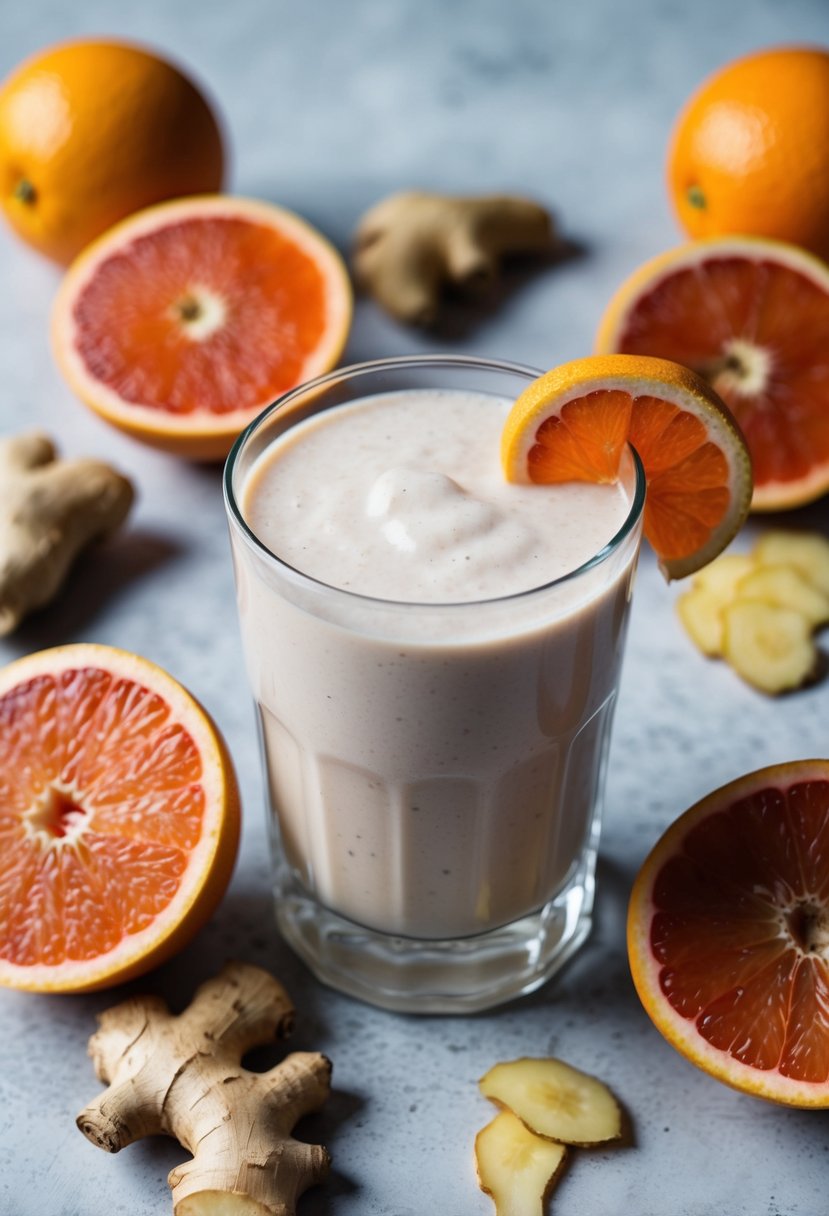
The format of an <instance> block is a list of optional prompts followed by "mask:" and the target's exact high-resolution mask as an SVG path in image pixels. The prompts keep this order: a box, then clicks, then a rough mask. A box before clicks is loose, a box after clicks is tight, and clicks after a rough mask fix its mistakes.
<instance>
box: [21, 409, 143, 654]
mask: <svg viewBox="0 0 829 1216" xmlns="http://www.w3.org/2000/svg"><path fill="white" fill-rule="evenodd" d="M132 500H133V491H132V486H131V485H130V483H129V482H128V481H127V479H126V478H125V477H121V476H120V474H118V473H116V472H115V470H114V469H111V468H110V467H109V466H108V465H106V464H102V463H101V462H100V461H98V460H58V459H57V457H56V452H55V448H54V445H53V444H52V441H51V440H50V439H48V438H47V436H46V435H41V434H38V433H37V432H32V433H31V434H27V435H17V436H13V437H11V438H4V439H0V636H2V635H4V634H7V633H10V632H11V631H12V630H13V629H15V628H16V627H17V626H18V625H19V624H20V621H21V620H22V619H23V617H24V616H26V614H27V613H28V612H30V611H31V610H32V609H34V608H39V607H41V606H42V605H43V604H45V603H47V602H48V601H49V600H51V599H52V598H53V597H54V596H55V595H56V594H57V592H58V590H59V588H60V586H61V584H62V583H63V580H64V579H65V577H66V575H67V574H68V572H69V568H70V567H71V565H72V563H73V562H74V560H75V558H76V557H77V555H78V554H79V553H80V551H81V550H82V549H84V548H86V546H87V545H88V544H89V543H90V542H91V541H93V540H97V539H98V538H99V537H103V536H106V535H108V534H109V533H110V532H114V531H115V529H116V528H118V527H119V526H120V524H122V523H123V521H124V520H125V519H126V517H127V514H128V513H129V509H130V507H131V506H132Z"/></svg>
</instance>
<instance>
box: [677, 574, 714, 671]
mask: <svg viewBox="0 0 829 1216" xmlns="http://www.w3.org/2000/svg"><path fill="white" fill-rule="evenodd" d="M723 606H724V605H723V603H722V601H721V600H720V599H719V598H718V597H717V596H716V595H712V594H711V592H710V591H706V589H705V588H704V587H692V588H691V590H690V591H685V592H684V593H683V594H682V595H681V596H680V597H679V599H678V600H677V602H676V610H677V612H678V613H679V619H680V620H681V621H682V624H683V626H684V628H685V632H686V633H687V634H688V636H689V637H690V639H691V641H692V642H693V643H694V645H695V646H696V647H697V649H698V650H701V651H702V653H703V654H706V655H708V657H709V658H712V659H713V658H717V657H719V656H720V655H721V654H722V648H723V639H724V636H725V631H724V626H723V618H722V613H723Z"/></svg>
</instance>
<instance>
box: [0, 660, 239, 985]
mask: <svg viewBox="0 0 829 1216" xmlns="http://www.w3.org/2000/svg"><path fill="white" fill-rule="evenodd" d="M238 838H239V799H238V794H237V787H236V778H235V776H234V773H233V767H232V765H231V762H230V758H229V756H228V753H227V750H226V748H225V745H224V743H223V741H222V739H221V736H220V735H219V733H218V731H217V730H216V727H215V726H214V725H213V723H212V722H211V720H210V718H209V717H208V716H207V714H206V713H205V712H204V710H203V709H202V708H201V706H199V704H198V703H197V702H196V701H195V700H194V699H193V698H192V697H191V696H190V694H189V693H188V692H186V691H185V689H184V688H182V687H181V685H180V684H178V683H177V682H176V681H175V680H174V679H173V678H172V677H171V676H169V675H167V674H166V672H164V671H162V670H161V669H160V668H158V667H156V666H155V665H154V664H152V663H149V662H147V660H146V659H142V658H139V657H138V656H137V655H132V654H128V653H126V652H125V651H122V650H114V649H112V648H110V647H108V646H97V645H87V644H79V645H72V646H61V647H58V648H56V649H54V650H43V651H40V652H39V653H37V654H31V655H28V656H27V657H26V658H23V659H20V660H18V661H17V662H15V663H12V664H10V665H9V666H8V667H5V668H3V669H2V670H1V671H0V983H2V984H6V985H9V986H11V987H14V988H24V989H29V990H31V991H37V992H83V991H89V990H92V989H96V988H103V987H107V986H109V985H111V984H116V983H120V982H121V981H123V980H127V979H130V978H132V977H133V976H136V975H140V974H143V972H145V971H147V970H149V969H150V968H151V967H153V966H155V965H156V964H157V963H160V962H162V961H163V960H164V959H166V958H169V957H170V956H171V955H172V954H174V953H175V952H176V951H177V950H179V949H180V948H181V947H182V946H184V945H185V944H186V942H187V941H189V939H190V938H191V937H192V936H193V935H194V934H195V933H196V931H197V930H198V929H199V928H200V927H201V926H202V925H203V924H204V922H205V921H206V920H207V918H208V917H209V916H210V914H211V913H212V911H213V910H214V908H215V907H216V905H217V904H218V902H219V900H220V899H221V897H222V895H223V894H224V891H225V888H226V886H227V884H228V882H229V880H230V875H231V872H232V870H233V863H234V861H235V857H236V848H237V844H238Z"/></svg>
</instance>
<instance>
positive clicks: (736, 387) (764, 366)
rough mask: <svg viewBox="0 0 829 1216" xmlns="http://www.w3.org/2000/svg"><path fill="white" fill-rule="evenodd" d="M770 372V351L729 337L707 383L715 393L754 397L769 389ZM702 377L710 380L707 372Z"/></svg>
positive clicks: (752, 343)
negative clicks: (721, 356)
mask: <svg viewBox="0 0 829 1216" xmlns="http://www.w3.org/2000/svg"><path fill="white" fill-rule="evenodd" d="M771 370H772V357H771V353H770V351H768V350H766V349H765V347H763V346H758V345H757V344H756V343H754V342H747V341H746V340H745V338H731V339H730V340H729V341H728V342H726V343H725V346H724V347H723V358H722V361H721V363H720V365H719V366H718V367H717V368H716V369H713V374H712V375H711V376H710V381H711V384H712V385H713V387H714V391H715V392H717V393H723V392H730V393H736V394H738V395H739V396H741V397H756V396H758V395H759V394H760V393H763V392H765V390H766V388H767V387H768V382H769V377H770V375H771ZM705 377H706V379H709V374H708V371H707V370H706V371H705Z"/></svg>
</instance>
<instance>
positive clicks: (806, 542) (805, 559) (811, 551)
mask: <svg viewBox="0 0 829 1216" xmlns="http://www.w3.org/2000/svg"><path fill="white" fill-rule="evenodd" d="M754 557H755V559H756V561H757V562H759V563H761V564H762V565H764V566H779V565H783V566H794V568H795V570H797V571H798V572H799V573H800V574H802V575H803V576H804V578H807V579H808V580H809V582H810V583H814V585H815V586H816V587H818V588H819V589H820V590H821V591H822V592H823V593H824V595H829V540H827V539H826V537H825V536H821V535H820V533H818V532H783V531H773V532H766V534H765V536H763V537H761V539H760V540H759V541H758V542H757V544H756V545H755V547H754Z"/></svg>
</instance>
